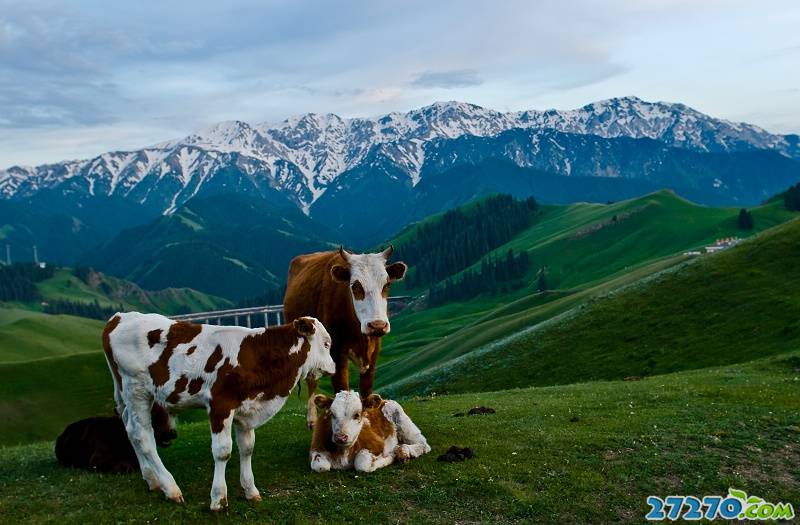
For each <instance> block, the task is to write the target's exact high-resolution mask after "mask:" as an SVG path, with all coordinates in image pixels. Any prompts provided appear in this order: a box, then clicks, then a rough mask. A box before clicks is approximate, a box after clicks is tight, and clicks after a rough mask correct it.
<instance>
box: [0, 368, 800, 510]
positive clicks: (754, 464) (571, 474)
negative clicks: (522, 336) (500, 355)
mask: <svg viewBox="0 0 800 525" xmlns="http://www.w3.org/2000/svg"><path fill="white" fill-rule="evenodd" d="M798 374H800V355H798V353H797V352H795V353H792V354H787V355H785V356H782V357H780V358H772V359H767V360H761V361H757V362H754V363H751V364H746V365H732V366H726V367H720V368H713V369H705V370H698V371H691V372H683V373H678V374H673V375H666V376H659V377H653V378H648V379H645V380H642V381H636V382H598V383H586V384H577V385H570V386H558V387H546V388H529V389H522V390H509V391H502V392H493V393H477V394H463V395H453V396H436V397H434V398H421V399H413V400H409V401H407V402H405V403H404V405H405V407H406V409H407V411H408V412H409V414H410V415H411V417H412V418H413V419H414V420H415V422H417V424H418V425H419V426H420V428H421V429H422V431H423V433H424V434H425V435H426V437H427V438H428V440H429V442H430V443H431V445H432V446H433V449H434V450H433V452H432V453H431V454H429V455H427V456H423V457H422V458H419V459H417V460H413V461H412V462H410V463H408V464H405V465H391V466H389V467H387V468H385V469H383V470H379V471H377V472H375V473H373V474H360V475H357V474H356V473H354V472H332V473H327V474H316V473H313V472H311V470H310V469H309V467H308V459H307V451H308V446H309V440H310V435H309V433H308V432H307V431H306V430H305V428H304V417H303V409H302V404H301V402H299V401H297V400H296V398H292V402H291V404H290V405H289V406H287V407H286V408H284V410H283V411H282V412H281V413H279V414H278V416H277V417H276V418H275V419H274V420H273V421H271V422H269V423H267V424H266V425H265V426H264V427H262V428H261V429H259V430H258V432H257V435H258V438H257V440H256V442H257V446H256V451H255V457H254V461H253V465H254V472H255V477H256V482H257V484H258V486H259V487H260V488H261V489H262V492H263V495H264V501H263V502H262V503H260V504H254V505H251V504H249V503H247V502H245V501H244V500H242V499H241V498H240V497H236V494H237V492H238V490H237V489H238V465H237V461H236V459H235V458H236V454H235V453H234V459H232V461H231V462H230V463H229V468H228V475H227V479H228V487H229V495H230V496H231V497H230V509H229V510H228V511H226V512H224V513H223V514H222V515H219V516H217V515H212V514H210V513H209V512H208V511H207V510H206V509H207V506H208V501H209V495H208V494H209V490H210V484H211V477H212V470H213V466H212V465H213V463H212V461H211V456H210V437H209V431H208V426H207V424H205V423H196V424H190V425H181V426H180V427H179V431H178V432H179V438H178V440H177V441H176V443H175V444H174V445H173V446H172V447H171V448H169V449H166V450H161V451H160V454H161V456H162V458H163V459H164V462H165V464H166V465H167V467H168V468H169V469H170V470H171V472H172V473H173V474H174V475H175V478H176V480H177V482H178V484H179V485H180V486H181V488H182V490H183V492H184V495H185V497H186V501H187V502H186V504H185V505H183V506H176V505H174V504H173V503H171V502H168V501H165V500H164V499H163V497H162V496H161V495H160V494H156V493H149V492H147V489H146V485H145V483H144V481H142V480H141V478H140V477H139V476H138V475H133V474H131V475H98V474H90V473H85V472H80V471H75V470H70V469H66V468H62V467H60V466H58V465H57V464H56V463H55V459H54V457H53V450H52V446H53V445H52V443H41V444H34V445H26V446H22V447H15V448H5V449H0V486H3V487H4V488H3V496H2V498H1V499H0V515H2V516H3V521H5V522H25V523H59V524H60V523H144V522H150V523H217V522H220V521H224V522H225V523H245V522H269V523H478V522H480V523H642V522H643V516H644V514H645V513H646V512H647V506H646V505H645V499H646V497H647V496H648V495H650V494H656V495H661V496H666V495H669V494H695V495H699V496H703V495H707V494H724V493H726V492H727V489H728V487H730V486H734V487H738V488H743V489H745V490H746V491H747V492H748V493H749V494H756V495H758V496H761V497H763V498H765V499H767V500H769V501H778V500H781V501H789V502H793V503H794V504H795V507H796V506H797V503H798V500H800V478H799V474H800V473H799V472H798V468H797V465H798V464H799V462H800V446H799V445H798V438H799V437H800V416H798V412H797V399H798V396H800V381H798ZM476 405H486V406H491V407H494V408H495V409H497V413H496V414H494V415H486V416H468V417H453V416H452V414H453V413H455V412H458V411H464V410H465V409H468V408H470V407H472V406H476ZM453 444H459V445H465V446H471V447H473V448H474V450H475V452H476V454H477V457H476V458H474V459H472V460H469V461H466V462H464V463H453V464H445V463H438V462H436V460H435V457H436V455H437V454H440V453H442V452H443V451H444V450H445V449H446V448H447V447H449V446H450V445H453Z"/></svg>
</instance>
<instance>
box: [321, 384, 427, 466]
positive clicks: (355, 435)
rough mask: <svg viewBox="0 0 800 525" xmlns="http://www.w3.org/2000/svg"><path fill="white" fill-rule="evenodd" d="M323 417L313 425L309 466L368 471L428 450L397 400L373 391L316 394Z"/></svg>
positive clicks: (421, 436) (419, 454)
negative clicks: (366, 393)
mask: <svg viewBox="0 0 800 525" xmlns="http://www.w3.org/2000/svg"><path fill="white" fill-rule="evenodd" d="M314 404H315V405H316V406H317V408H321V409H326V413H325V416H324V417H323V418H322V419H320V420H318V422H317V424H316V425H314V436H313V438H312V440H311V451H310V453H309V458H310V460H311V469H312V470H314V471H315V472H327V471H329V470H330V469H336V470H344V469H349V468H355V469H356V470H358V471H360V472H372V471H374V470H377V469H379V468H382V467H385V466H386V465H390V464H391V463H393V462H394V461H395V460H398V461H406V460H408V459H411V458H416V457H418V456H421V455H422V454H427V453H428V452H430V450H431V447H429V446H428V442H427V441H426V440H425V437H424V436H423V435H422V432H420V430H419V428H417V426H416V425H415V424H414V423H413V422H412V421H411V419H410V418H409V417H408V416H407V415H406V413H405V412H404V411H403V407H401V406H400V404H399V403H397V402H396V401H384V400H383V399H381V397H380V396H379V395H377V394H372V395H370V396H369V397H367V398H366V399H365V400H364V402H363V405H362V402H361V398H360V397H359V396H358V394H356V393H355V392H353V391H341V392H339V393H338V394H336V398H334V399H331V398H329V397H327V396H323V395H318V396H316V397H314Z"/></svg>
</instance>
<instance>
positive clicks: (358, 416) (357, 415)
mask: <svg viewBox="0 0 800 525" xmlns="http://www.w3.org/2000/svg"><path fill="white" fill-rule="evenodd" d="M360 417H361V414H353V419H358V418H360Z"/></svg>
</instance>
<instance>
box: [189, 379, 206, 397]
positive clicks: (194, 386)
mask: <svg viewBox="0 0 800 525" xmlns="http://www.w3.org/2000/svg"><path fill="white" fill-rule="evenodd" d="M202 386H203V378H202V377H195V378H194V379H192V380H191V381H190V382H189V395H192V396H193V395H195V394H196V393H198V392H199V391H200V388H201V387H202Z"/></svg>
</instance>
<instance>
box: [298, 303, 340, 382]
mask: <svg viewBox="0 0 800 525" xmlns="http://www.w3.org/2000/svg"><path fill="white" fill-rule="evenodd" d="M292 326H293V327H294V329H295V331H296V332H297V335H298V336H299V337H303V338H305V340H306V341H308V344H309V346H310V347H311V348H310V350H309V352H308V357H306V362H305V363H304V364H303V369H302V376H303V377H305V376H309V375H310V376H312V377H319V376H321V375H322V374H333V373H335V372H336V363H334V362H333V358H332V357H331V336H330V334H329V333H328V331H327V330H326V329H325V325H323V324H322V323H321V322H320V321H319V320H318V319H315V318H313V317H298V318H297V319H295V320H294V321H293V322H292ZM290 351H291V350H290Z"/></svg>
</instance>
